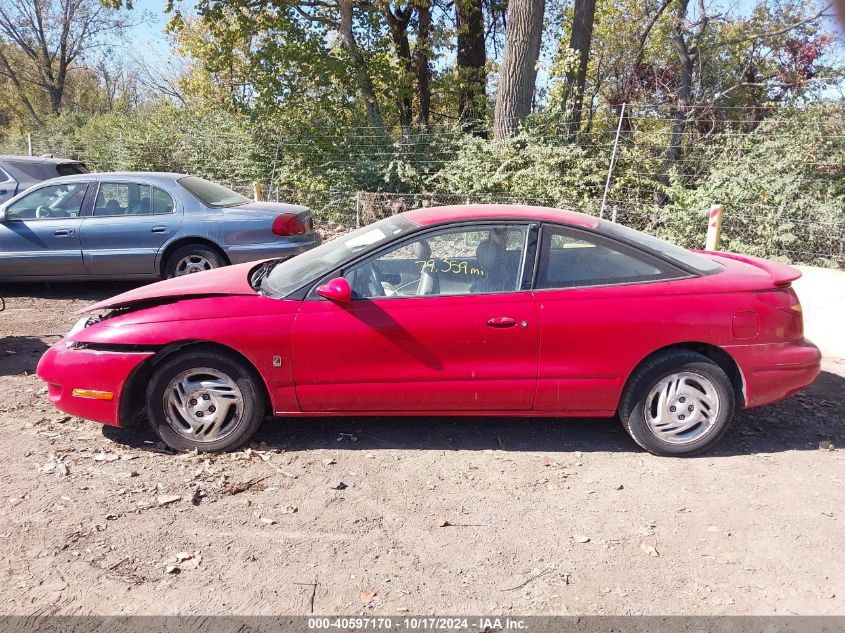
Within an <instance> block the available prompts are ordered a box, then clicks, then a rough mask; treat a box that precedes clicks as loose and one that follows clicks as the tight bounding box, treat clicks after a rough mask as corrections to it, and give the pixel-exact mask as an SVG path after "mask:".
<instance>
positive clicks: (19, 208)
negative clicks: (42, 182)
mask: <svg viewBox="0 0 845 633" xmlns="http://www.w3.org/2000/svg"><path fill="white" fill-rule="evenodd" d="M87 189H88V183H87V182H72V183H63V184H61V185H51V186H49V187H41V188H40V189H36V190H35V191H33V192H32V193H30V194H27V195H25V196H24V197H23V198H21V199H20V200H18V201H17V202H14V203H13V204H11V205H10V206H9V207H8V208H7V209H6V219H7V220H45V219H48V218H75V217H78V216H79V213H80V211H81V210H82V203H83V201H84V200H85V191H86V190H87Z"/></svg>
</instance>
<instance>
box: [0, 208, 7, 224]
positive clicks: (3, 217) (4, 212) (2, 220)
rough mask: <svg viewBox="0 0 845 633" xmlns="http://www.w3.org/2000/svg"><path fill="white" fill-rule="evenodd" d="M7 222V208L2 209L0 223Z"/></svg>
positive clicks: (0, 210)
mask: <svg viewBox="0 0 845 633" xmlns="http://www.w3.org/2000/svg"><path fill="white" fill-rule="evenodd" d="M5 221H6V207H0V222H5Z"/></svg>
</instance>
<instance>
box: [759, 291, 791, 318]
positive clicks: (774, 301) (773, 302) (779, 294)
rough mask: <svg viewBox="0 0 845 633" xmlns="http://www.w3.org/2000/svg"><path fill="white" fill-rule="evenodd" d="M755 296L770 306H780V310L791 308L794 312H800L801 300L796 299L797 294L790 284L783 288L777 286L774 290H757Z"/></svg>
mask: <svg viewBox="0 0 845 633" xmlns="http://www.w3.org/2000/svg"><path fill="white" fill-rule="evenodd" d="M757 298H758V299H759V300H760V301H762V302H763V303H768V304H769V305H770V306H774V307H775V308H780V309H782V310H792V311H794V312H798V313H800V312H801V302H800V301H799V300H798V295H797V294H795V291H794V290H793V289H792V287H791V286H787V287H785V288H777V289H775V290H759V291H758V292H757Z"/></svg>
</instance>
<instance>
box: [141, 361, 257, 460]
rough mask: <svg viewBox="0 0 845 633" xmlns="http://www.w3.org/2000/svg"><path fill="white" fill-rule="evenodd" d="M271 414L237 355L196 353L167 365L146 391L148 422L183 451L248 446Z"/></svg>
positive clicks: (165, 363) (162, 367)
mask: <svg viewBox="0 0 845 633" xmlns="http://www.w3.org/2000/svg"><path fill="white" fill-rule="evenodd" d="M266 413H267V404H266V398H265V396H264V393H263V390H262V388H261V386H260V384H259V383H258V378H257V377H256V376H255V371H254V370H253V369H252V368H251V367H250V366H249V365H247V364H246V363H245V362H244V361H243V360H241V359H239V358H238V357H237V356H235V355H234V354H227V353H225V352H222V351H218V350H216V349H192V350H186V351H185V352H183V353H180V354H177V355H175V356H173V357H171V358H168V359H167V360H165V361H164V362H163V363H162V364H161V365H160V366H159V367H157V368H156V371H155V372H154V375H153V378H152V380H150V384H149V386H148V388H147V417H148V419H149V421H150V424H151V425H152V427H153V429H154V430H155V432H156V433H157V434H158V436H159V437H160V438H161V439H162V441H163V442H164V443H165V444H167V445H168V446H170V447H171V448H174V449H176V450H179V451H190V450H194V449H196V450H199V451H226V450H231V449H234V448H237V447H239V446H241V445H242V444H244V443H245V442H247V441H249V439H250V438H251V437H252V436H253V435H254V434H255V432H256V431H257V430H258V427H259V425H260V424H261V421H262V420H263V419H264V417H265V415H266Z"/></svg>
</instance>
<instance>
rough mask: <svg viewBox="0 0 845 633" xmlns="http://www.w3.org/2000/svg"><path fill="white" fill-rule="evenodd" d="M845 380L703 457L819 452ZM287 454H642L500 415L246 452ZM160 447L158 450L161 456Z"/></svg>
mask: <svg viewBox="0 0 845 633" xmlns="http://www.w3.org/2000/svg"><path fill="white" fill-rule="evenodd" d="M842 393H845V378H843V377H842V376H838V375H836V374H833V373H830V372H822V374H821V375H820V376H819V378H818V380H817V381H816V383H814V384H813V385H812V386H811V387H810V388H809V389H807V390H806V391H804V392H802V393H799V394H797V395H795V396H793V397H791V398H788V399H787V400H784V401H782V402H779V403H777V404H774V405H771V406H768V407H761V408H757V409H751V410H748V411H741V412H739V413H738V414H737V416H736V418H735V419H734V423H733V425H732V426H731V429H730V431H729V432H728V434H727V435H726V436H725V437H724V438H723V439H722V441H721V442H719V444H718V445H717V446H716V447H715V448H714V449H713V450H712V451H709V452H707V453H705V454H704V455H703V457H708V458H711V457H723V456H731V455H747V454H754V453H776V452H781V451H792V450H818V449H819V442H820V441H822V440H833V441H834V443H835V444H838V445H839V446H842V445H843V441H842V440H845V419H843V414H842V413H841V411H840V403H839V402H838V401H839V400H841V394H842ZM103 434H104V435H105V436H106V437H107V438H108V439H110V440H112V441H114V442H117V443H119V444H123V445H126V446H129V447H132V448H139V449H147V450H150V449H152V448H154V447H155V445H156V438H155V436H154V435H153V433H152V431H151V430H149V429H148V428H147V427H146V425H142V426H140V427H138V428H136V429H118V428H114V427H103ZM261 444H266V445H267V446H268V447H270V448H279V449H284V450H286V451H307V450H312V449H332V450H367V451H377V450H380V449H398V450H467V451H479V450H488V449H492V450H503V451H523V452H543V453H552V452H574V451H582V452H584V453H587V452H621V451H626V452H627V451H634V452H638V451H640V450H641V449H640V448H639V447H638V446H637V445H636V444H635V443H634V442H633V440H631V439H630V438H629V437H628V435H627V433H625V431H624V430H623V429H622V426H621V425H620V423H619V422H618V420H615V419H605V418H600V419H580V418H573V419H554V418H521V417H520V418H501V417H326V418H323V417H321V418H291V419H287V420H282V419H276V420H270V421H268V422H266V423H265V424H264V425H263V426H262V428H261V430H260V431H259V433H258V434H257V435H256V437H255V439H254V440H253V444H252V446H259V445H261ZM160 447H161V445H159V449H156V450H160Z"/></svg>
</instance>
